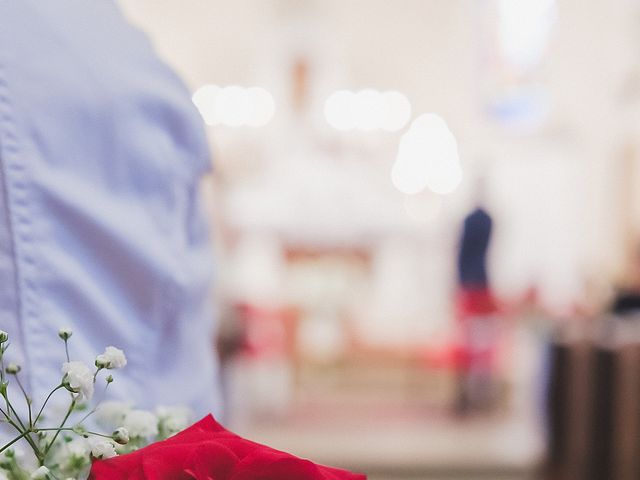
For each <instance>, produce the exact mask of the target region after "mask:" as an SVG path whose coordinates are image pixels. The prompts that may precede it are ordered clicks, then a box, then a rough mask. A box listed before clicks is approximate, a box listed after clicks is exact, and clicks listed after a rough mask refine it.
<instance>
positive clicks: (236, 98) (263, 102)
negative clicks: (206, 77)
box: [192, 85, 275, 127]
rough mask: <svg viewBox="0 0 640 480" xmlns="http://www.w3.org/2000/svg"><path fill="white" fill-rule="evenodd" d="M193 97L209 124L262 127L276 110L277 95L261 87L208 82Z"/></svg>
mask: <svg viewBox="0 0 640 480" xmlns="http://www.w3.org/2000/svg"><path fill="white" fill-rule="evenodd" d="M192 100H193V103H194V104H195V105H196V107H197V108H198V110H199V111H200V114H201V115H202V118H203V119H204V121H205V123H206V124H207V125H225V126H228V127H240V126H250V127H262V126H264V125H266V124H268V123H269V122H270V121H271V119H272V118H273V116H274V113H275V102H274V100H273V96H272V95H271V94H270V93H269V92H268V91H267V90H265V89H264V88H261V87H250V88H245V87H241V86H238V85H232V86H227V87H224V88H221V87H218V86H216V85H204V86H202V87H200V88H199V89H198V90H196V92H195V93H194V94H193V97H192Z"/></svg>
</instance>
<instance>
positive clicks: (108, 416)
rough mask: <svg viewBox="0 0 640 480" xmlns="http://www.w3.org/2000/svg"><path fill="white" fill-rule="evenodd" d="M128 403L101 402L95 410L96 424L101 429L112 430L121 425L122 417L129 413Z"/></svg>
mask: <svg viewBox="0 0 640 480" xmlns="http://www.w3.org/2000/svg"><path fill="white" fill-rule="evenodd" d="M131 406H132V404H131V403H129V402H117V401H115V400H111V401H107V402H102V403H101V404H100V405H99V406H98V409H97V410H96V417H95V418H96V422H97V423H98V425H100V426H101V427H103V428H106V429H108V430H113V429H115V428H117V427H119V426H121V425H122V422H123V421H124V417H125V415H126V414H127V413H129V412H130V411H131Z"/></svg>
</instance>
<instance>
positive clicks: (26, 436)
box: [0, 408, 40, 458]
mask: <svg viewBox="0 0 640 480" xmlns="http://www.w3.org/2000/svg"><path fill="white" fill-rule="evenodd" d="M0 412H1V413H2V414H3V415H4V416H5V418H6V419H7V423H9V425H11V426H12V427H13V428H15V429H16V430H17V431H18V433H20V437H19V438H23V437H24V439H25V440H26V441H27V442H28V443H29V445H31V448H32V449H33V452H34V453H35V454H36V456H37V457H38V458H40V449H39V448H38V446H37V445H36V444H35V442H34V441H33V439H32V438H31V435H29V434H30V433H31V432H33V430H31V429H24V428H20V426H19V425H18V424H16V422H14V421H13V419H11V417H9V416H8V415H7V413H6V412H5V411H4V410H2V409H1V408H0ZM1 451H2V450H0V452H1Z"/></svg>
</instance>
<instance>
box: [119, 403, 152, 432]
mask: <svg viewBox="0 0 640 480" xmlns="http://www.w3.org/2000/svg"><path fill="white" fill-rule="evenodd" d="M122 425H123V426H124V428H126V429H127V431H128V432H129V436H130V437H131V438H136V437H142V438H148V437H152V436H155V435H157V434H158V419H157V418H156V416H155V415H154V414H153V413H151V412H147V411H146V410H131V411H130V412H128V413H127V414H126V415H125V416H124V421H123V422H122Z"/></svg>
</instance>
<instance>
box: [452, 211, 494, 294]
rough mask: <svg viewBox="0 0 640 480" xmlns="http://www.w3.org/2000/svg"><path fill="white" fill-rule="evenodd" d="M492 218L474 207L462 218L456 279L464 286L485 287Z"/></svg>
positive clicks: (487, 281)
mask: <svg viewBox="0 0 640 480" xmlns="http://www.w3.org/2000/svg"><path fill="white" fill-rule="evenodd" d="M491 228H492V220H491V217H490V216H489V214H488V213H487V212H486V211H484V210H483V209H482V208H476V209H475V210H474V211H473V212H471V213H470V214H469V215H467V217H466V218H465V220H464V228H463V230H462V238H461V241H460V251H459V253H458V281H459V283H460V285H461V286H462V287H464V288H487V287H488V286H489V279H488V277H487V250H488V249H489V241H490V240H491Z"/></svg>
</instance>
